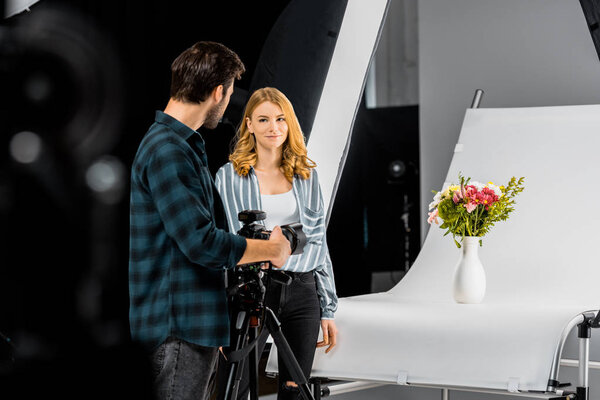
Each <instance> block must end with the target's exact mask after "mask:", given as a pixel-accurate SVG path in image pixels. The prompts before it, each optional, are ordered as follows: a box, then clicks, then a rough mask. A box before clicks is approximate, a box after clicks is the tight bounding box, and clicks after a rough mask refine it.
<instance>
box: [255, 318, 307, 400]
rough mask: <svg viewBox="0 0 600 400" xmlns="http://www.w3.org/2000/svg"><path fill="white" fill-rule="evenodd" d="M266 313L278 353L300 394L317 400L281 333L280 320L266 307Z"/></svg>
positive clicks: (267, 322)
mask: <svg viewBox="0 0 600 400" xmlns="http://www.w3.org/2000/svg"><path fill="white" fill-rule="evenodd" d="M265 311H266V312H265V316H266V325H267V328H268V329H269V333H271V336H272V337H273V342H275V345H276V346H277V353H278V354H279V355H280V356H281V359H282V360H283V362H284V364H285V366H286V367H287V369H288V370H289V372H290V375H292V378H293V379H294V382H296V384H297V385H298V388H299V389H300V394H302V397H303V398H304V399H305V400H315V398H314V396H313V395H312V393H311V392H310V389H309V387H308V381H307V380H306V377H305V376H304V372H302V368H300V365H299V364H298V361H297V360H296V357H295V356H294V352H293V351H292V349H291V348H290V345H289V344H288V342H287V340H286V339H285V336H284V335H283V333H282V332H281V324H280V323H279V320H278V319H277V317H276V316H275V314H274V313H273V311H272V310H271V309H270V308H269V307H265Z"/></svg>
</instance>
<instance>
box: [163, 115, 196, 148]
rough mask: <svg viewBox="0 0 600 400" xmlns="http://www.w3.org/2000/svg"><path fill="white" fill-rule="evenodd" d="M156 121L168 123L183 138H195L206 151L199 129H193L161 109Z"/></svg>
mask: <svg viewBox="0 0 600 400" xmlns="http://www.w3.org/2000/svg"><path fill="white" fill-rule="evenodd" d="M155 121H156V122H158V123H159V124H163V125H167V126H168V127H169V128H171V129H172V130H173V131H174V132H175V133H177V134H178V135H179V136H180V137H181V138H182V139H183V140H189V139H190V138H194V139H196V140H194V141H195V142H196V143H197V144H198V145H199V147H200V149H201V150H202V151H204V138H203V137H202V135H200V133H199V132H198V131H195V130H193V129H192V128H190V127H189V126H187V125H186V124H184V123H183V122H181V121H179V120H177V119H175V118H173V117H172V116H170V115H169V114H166V113H164V112H162V111H160V110H156V117H155Z"/></svg>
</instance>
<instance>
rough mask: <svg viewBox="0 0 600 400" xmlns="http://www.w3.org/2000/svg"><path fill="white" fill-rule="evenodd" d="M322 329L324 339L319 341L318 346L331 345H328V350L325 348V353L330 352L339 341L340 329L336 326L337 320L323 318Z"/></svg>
mask: <svg viewBox="0 0 600 400" xmlns="http://www.w3.org/2000/svg"><path fill="white" fill-rule="evenodd" d="M321 330H322V331H323V340H321V341H320V342H317V347H325V346H329V347H327V350H325V353H329V352H330V351H331V349H333V348H334V347H335V344H336V343H337V333H338V330H337V327H336V326H335V321H334V320H332V319H322V320H321Z"/></svg>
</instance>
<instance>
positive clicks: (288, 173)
mask: <svg viewBox="0 0 600 400" xmlns="http://www.w3.org/2000/svg"><path fill="white" fill-rule="evenodd" d="M265 101H269V102H271V103H273V104H277V105H278V106H279V107H280V108H281V111H283V115H284V116H285V121H286V123H287V126H288V136H287V139H286V141H285V143H284V144H283V158H282V160H281V166H280V169H281V172H283V174H284V175H285V177H286V178H287V180H288V181H289V182H292V180H293V178H294V175H298V176H299V177H301V178H302V179H308V178H309V177H310V169H311V168H314V167H316V164H315V163H314V161H312V160H311V159H310V158H308V156H307V153H306V145H305V143H304V134H303V133H302V129H301V128H300V123H299V122H298V117H296V113H295V112H294V107H293V106H292V103H291V102H290V101H289V100H288V98H287V97H286V96H285V95H284V94H283V93H281V92H280V91H279V90H277V89H275V88H272V87H264V88H261V89H257V90H256V91H255V92H254V93H252V96H250V99H249V100H248V103H247V104H246V109H245V111H244V117H243V118H242V122H241V123H240V126H239V128H238V130H237V134H236V137H235V140H236V142H235V145H234V147H233V151H232V153H231V154H230V155H229V161H231V163H232V164H233V167H234V168H235V170H236V172H237V173H238V175H240V176H247V175H248V172H249V171H250V167H253V166H254V165H256V160H257V158H258V155H257V154H256V139H255V138H254V135H253V134H251V133H250V131H249V130H248V124H247V122H246V121H247V119H250V118H251V117H252V113H253V112H254V110H255V109H256V107H258V106H259V105H260V104H262V103H264V102H265Z"/></svg>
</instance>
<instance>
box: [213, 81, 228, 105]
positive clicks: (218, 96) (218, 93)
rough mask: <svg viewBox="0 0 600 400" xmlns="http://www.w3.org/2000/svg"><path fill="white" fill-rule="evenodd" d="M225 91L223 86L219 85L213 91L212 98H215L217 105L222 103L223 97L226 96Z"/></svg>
mask: <svg viewBox="0 0 600 400" xmlns="http://www.w3.org/2000/svg"><path fill="white" fill-rule="evenodd" d="M224 90H225V88H224V87H223V85H219V86H217V87H216V88H214V89H213V91H212V94H211V97H212V98H213V100H214V101H215V103H220V102H221V100H223V96H225V93H223V91H224Z"/></svg>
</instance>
